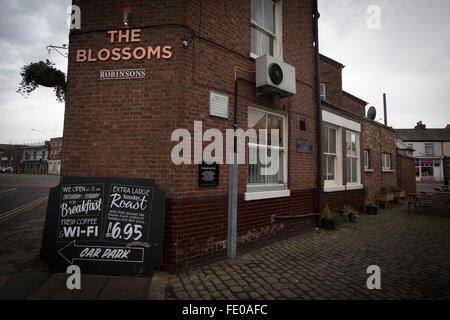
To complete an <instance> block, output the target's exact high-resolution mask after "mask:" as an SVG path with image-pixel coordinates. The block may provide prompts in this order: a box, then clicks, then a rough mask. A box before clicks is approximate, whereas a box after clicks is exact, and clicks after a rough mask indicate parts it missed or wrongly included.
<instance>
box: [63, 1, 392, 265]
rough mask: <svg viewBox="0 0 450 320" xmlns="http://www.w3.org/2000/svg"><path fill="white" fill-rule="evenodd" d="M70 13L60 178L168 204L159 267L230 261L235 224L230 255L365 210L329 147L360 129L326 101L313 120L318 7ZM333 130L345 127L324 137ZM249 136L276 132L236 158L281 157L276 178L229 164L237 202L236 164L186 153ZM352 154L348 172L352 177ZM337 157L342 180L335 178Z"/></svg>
mask: <svg viewBox="0 0 450 320" xmlns="http://www.w3.org/2000/svg"><path fill="white" fill-rule="evenodd" d="M73 5H77V6H78V7H79V8H80V10H81V28H80V29H78V30H77V29H73V30H71V32H70V44H69V64H68V79H67V92H66V109H65V120H64V153H63V158H62V175H63V176H70V177H111V178H148V179H154V181H155V183H156V185H157V186H158V188H159V189H161V190H163V191H164V192H165V195H166V200H165V223H164V251H163V257H164V258H163V268H165V269H167V270H175V271H176V270H180V269H183V268H185V267H187V266H191V265H193V264H199V263H205V262H208V261H212V260H216V259H218V258H223V257H226V256H227V252H228V254H229V251H227V249H229V248H230V247H229V243H230V242H229V240H230V239H229V231H228V230H229V228H230V224H233V223H234V225H235V227H236V234H235V245H236V247H237V252H238V253H239V252H242V250H247V249H249V248H252V247H254V246H260V245H263V244H266V243H271V242H273V241H276V240H279V239H283V238H285V237H286V236H293V235H296V234H298V233H300V232H301V231H303V230H307V229H310V228H314V227H315V226H317V225H318V222H319V212H321V210H322V208H323V206H324V205H325V202H324V200H326V201H327V203H326V204H329V205H330V207H331V208H332V210H339V209H341V208H342V207H343V206H344V205H345V204H346V202H345V201H346V200H349V201H350V203H348V204H349V205H353V206H354V207H356V208H358V209H360V210H361V209H362V207H363V203H364V196H363V190H362V182H361V181H362V180H361V179H362V178H364V176H363V175H361V173H360V172H359V171H358V173H357V172H356V171H355V172H354V173H353V174H350V175H347V174H346V172H345V168H346V162H345V161H346V155H345V154H344V155H343V156H342V157H341V156H339V155H336V149H335V147H333V146H332V144H331V142H330V141H331V140H330V139H331V137H332V135H333V134H336V132H337V134H338V136H339V137H340V138H341V140H339V141H337V145H338V146H339V148H341V151H342V150H343V152H345V150H346V148H345V145H344V143H345V141H346V140H345V139H346V137H348V138H349V139H350V140H352V139H353V140H352V141H354V140H355V139H356V138H358V139H359V134H360V132H361V131H362V130H363V129H364V127H365V126H364V125H361V124H360V123H361V122H363V121H365V120H364V119H363V117H361V116H358V117H356V120H355V119H353V118H354V117H353V118H352V116H351V115H349V113H348V112H347V113H345V115H344V116H340V114H341V113H340V112H342V111H339V107H338V106H336V104H332V103H331V102H327V103H326V106H325V109H326V110H328V111H325V110H322V103H324V102H323V101H322V102H321V99H320V81H319V77H318V75H319V70H320V68H319V67H320V65H319V64H320V56H319V53H318V50H319V48H318V45H317V44H318V34H317V33H318V31H317V30H318V29H317V23H318V13H317V1H316V0H296V1H293V0H282V1H281V0H279V1H271V0H251V1H202V0H184V1H182V0H178V1H170V0H166V1H147V0H134V1H131V0H130V1H106V0H97V1H88V0H74V1H73ZM323 117H324V118H325V119H324V121H329V122H330V124H329V125H328V126H324V124H323V122H322V118H323ZM344 118H347V120H345V121H343V120H342V119H344ZM352 119H353V120H352ZM199 124H200V126H199ZM338 124H340V125H341V127H342V128H343V129H342V130H341V129H337V131H333V130H335V129H336V128H338V127H337V125H338ZM371 126H373V127H376V125H372V124H371ZM248 128H253V129H255V131H256V132H259V131H261V129H264V128H265V129H267V132H271V130H273V129H278V130H279V139H277V142H278V146H275V145H274V143H273V141H272V140H271V139H270V136H268V139H265V138H263V139H261V138H260V139H253V140H252V138H248V139H247V140H246V144H245V148H246V149H245V150H246V152H245V153H246V158H248V157H249V156H250V155H251V154H254V152H255V150H267V155H269V154H270V153H271V150H275V149H277V150H279V160H278V161H276V165H277V166H278V167H279V170H278V171H277V172H276V173H274V174H271V175H263V174H261V171H260V169H261V168H262V167H264V164H262V163H259V162H258V163H253V164H250V163H248V162H245V163H242V164H238V165H237V181H236V182H237V194H234V191H233V188H232V186H233V184H232V183H231V182H232V181H231V180H232V179H230V177H232V176H233V175H232V172H233V169H232V168H234V166H230V165H229V164H228V163H227V162H226V161H224V162H223V163H216V164H214V165H208V164H205V163H202V161H201V157H200V160H199V158H198V157H196V156H195V155H196V154H197V155H198V152H199V150H198V149H199V148H198V143H199V141H200V143H202V145H201V146H200V149H201V150H200V155H201V151H202V150H205V148H206V147H207V146H208V145H209V144H210V143H211V139H209V140H208V138H207V137H206V132H208V130H209V129H217V130H219V131H220V132H221V133H222V134H223V142H224V147H223V155H224V156H223V157H225V154H226V151H227V150H228V149H227V150H225V148H229V147H227V146H225V141H226V133H227V129H228V130H234V129H243V130H244V131H245V130H247V129H248ZM339 128H340V127H339ZM177 129H181V130H185V131H183V132H185V133H186V132H188V133H189V134H190V136H189V139H190V141H191V146H192V149H193V150H192V151H191V153H190V154H188V155H187V156H186V155H185V154H183V157H184V156H186V157H187V158H184V159H185V161H184V162H183V163H181V164H178V163H174V161H173V158H172V153H173V150H174V148H175V147H176V146H177V145H178V144H179V143H180V141H181V140H177V139H175V140H174V139H172V138H173V134H174V132H176V131H175V130H177ZM375 129H376V128H375ZM199 130H200V135H198V131H199ZM346 130H354V131H352V132H356V134H355V135H352V134H350V136H348V134H346V132H350V131H346ZM261 132H262V131H261ZM196 134H197V135H196ZM202 134H204V136H203V137H202ZM268 134H269V133H268ZM333 137H335V136H333ZM202 140H203V142H202ZM231 140H233V139H231ZM325 143H326V144H327V145H326V146H324V144H325ZM194 146H196V147H194ZM354 146H356V144H354ZM342 148H343V149H342ZM355 148H356V147H355ZM357 148H358V149H355V150H353V151H354V153H352V154H351V156H353V157H354V159H355V161H354V162H355V163H354V164H353V166H352V165H351V166H350V167H351V168H353V170H362V168H364V165H363V161H364V156H362V154H363V152H364V149H363V148H362V147H361V146H359V145H358V147H357ZM394 150H395V149H394ZM184 151H186V150H184ZM325 151H326V154H325V153H324V152H325ZM357 151H358V152H360V155H361V156H359V157H358V156H357V155H356V152H357ZM216 152H217V150H216ZM333 152H334V153H333ZM219 153H220V152H219ZM216 155H217V154H216ZM333 157H335V160H336V163H338V162H339V163H340V165H341V167H342V168H343V170H337V172H336V174H337V175H336V176H335V177H336V178H334V176H332V175H333V172H332V170H331V169H330V166H329V165H330V164H332V163H334V162H333ZM258 159H259V158H258ZM258 161H261V160H260V159H259V160H258ZM325 161H328V162H327V163H328V166H327V167H326V166H325ZM380 161H381V160H380ZM357 162H358V163H357ZM392 163H395V159H392ZM319 164H320V165H319ZM336 165H337V164H336ZM325 169H326V170H325ZM208 170H209V171H208ZM325 171H326V172H325ZM347 176H349V177H350V179H354V182H355V183H353V185H351V186H347V182H346V179H345V178H346V177H347ZM319 177H320V178H319ZM331 178H333V179H334V180H333V179H331ZM325 179H327V180H325ZM338 179H340V180H339V181H340V182H339V181H338ZM324 180H325V187H326V188H328V189H327V190H325V191H326V192H327V193H326V192H325V191H324V189H323V187H324ZM331 180H333V181H334V182H336V184H334V185H333V184H332V183H334V182H333V181H331ZM330 181H331V182H330ZM338 182H339V183H338ZM230 194H234V196H235V197H237V200H236V202H235V205H234V208H232V207H233V201H232V198H233V196H230ZM346 194H347V196H345V195H346ZM229 210H230V211H232V210H235V212H237V220H236V221H235V222H230V219H229V214H230V213H229Z"/></svg>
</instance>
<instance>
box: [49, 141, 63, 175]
mask: <svg viewBox="0 0 450 320" xmlns="http://www.w3.org/2000/svg"><path fill="white" fill-rule="evenodd" d="M62 142H63V138H62V137H59V138H51V139H50V145H49V155H48V173H49V174H56V175H59V174H60V173H61V156H62Z"/></svg>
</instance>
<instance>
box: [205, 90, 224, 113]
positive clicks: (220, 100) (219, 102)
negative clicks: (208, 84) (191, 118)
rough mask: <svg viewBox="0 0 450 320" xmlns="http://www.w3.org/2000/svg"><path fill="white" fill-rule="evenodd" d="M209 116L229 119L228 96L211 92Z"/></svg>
mask: <svg viewBox="0 0 450 320" xmlns="http://www.w3.org/2000/svg"><path fill="white" fill-rule="evenodd" d="M209 114H210V115H211V116H216V117H221V118H225V119H228V96H227V95H224V94H220V93H216V92H213V91H210V94H209Z"/></svg>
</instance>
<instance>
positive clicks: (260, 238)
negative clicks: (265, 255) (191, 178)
mask: <svg viewBox="0 0 450 320" xmlns="http://www.w3.org/2000/svg"><path fill="white" fill-rule="evenodd" d="M316 199H317V191H316V190H315V189H306V190H291V196H290V197H287V198H277V199H268V200H258V201H244V195H243V194H241V195H239V197H238V222H237V225H238V229H237V250H238V254H239V252H242V251H245V250H247V249H250V248H253V247H255V246H261V245H264V244H268V243H272V242H274V241H277V240H281V239H284V238H287V237H290V236H294V235H297V234H299V233H300V232H302V231H304V230H307V229H309V228H312V227H315V226H316V217H315V216H309V217H299V218H294V219H280V220H279V219H275V216H297V215H304V214H310V213H315V212H317V207H316V205H317V200H316ZM227 223H228V196H227V195H220V196H208V197H190V198H180V199H174V198H168V199H167V200H166V221H165V241H164V246H165V247H164V266H163V268H164V269H167V270H169V271H179V270H181V269H183V268H186V267H189V266H192V265H198V264H202V263H207V262H211V261H214V260H217V259H218V258H223V257H225V256H226V253H227V230H228V224H227Z"/></svg>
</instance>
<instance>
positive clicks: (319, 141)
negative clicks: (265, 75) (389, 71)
mask: <svg viewBox="0 0 450 320" xmlns="http://www.w3.org/2000/svg"><path fill="white" fill-rule="evenodd" d="M313 16H314V22H313V30H314V48H315V52H314V54H315V73H316V79H315V80H316V104H317V211H318V212H319V213H320V212H322V192H323V190H322V105H321V103H322V102H321V98H320V65H319V63H320V62H319V61H320V54H319V17H320V14H319V11H318V4H317V0H314V8H313ZM320 226H321V215H320V214H319V215H318V216H317V227H318V228H320Z"/></svg>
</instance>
